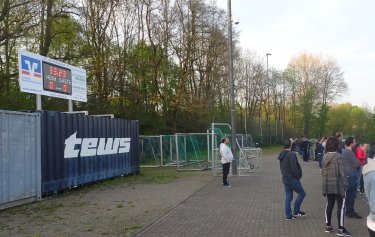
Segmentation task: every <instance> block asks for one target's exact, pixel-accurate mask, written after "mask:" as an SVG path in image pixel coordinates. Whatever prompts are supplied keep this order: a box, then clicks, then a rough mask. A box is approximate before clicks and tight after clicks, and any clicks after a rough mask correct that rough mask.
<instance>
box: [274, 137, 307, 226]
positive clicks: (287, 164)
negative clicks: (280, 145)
mask: <svg viewBox="0 0 375 237" xmlns="http://www.w3.org/2000/svg"><path fill="white" fill-rule="evenodd" d="M278 159H279V161H280V170H281V174H282V179H283V184H284V188H285V215H286V219H287V220H292V219H295V218H297V217H299V216H305V215H306V212H303V211H301V204H302V202H303V199H304V198H305V196H306V193H305V190H304V189H303V187H302V184H301V181H300V179H301V178H302V169H301V166H300V164H299V163H298V160H297V156H296V154H294V153H293V152H292V151H291V141H290V140H289V139H287V140H285V141H284V150H283V151H281V152H280V154H279V156H278ZM293 191H294V192H296V193H298V196H297V199H296V200H295V202H294V209H293V212H292V208H291V202H292V200H293Z"/></svg>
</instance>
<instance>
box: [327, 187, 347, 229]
mask: <svg viewBox="0 0 375 237" xmlns="http://www.w3.org/2000/svg"><path fill="white" fill-rule="evenodd" d="M326 197H327V204H326V211H325V215H326V225H327V226H332V225H331V218H332V211H333V207H334V206H335V201H337V222H338V226H339V228H342V227H344V214H345V213H344V207H345V198H343V197H342V196H341V195H340V194H327V195H326Z"/></svg>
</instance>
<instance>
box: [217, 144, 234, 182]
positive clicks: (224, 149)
mask: <svg viewBox="0 0 375 237" xmlns="http://www.w3.org/2000/svg"><path fill="white" fill-rule="evenodd" d="M228 144H229V139H228V138H227V137H224V138H223V139H221V144H220V155H221V165H222V166H223V186H224V187H230V183H229V182H228V180H227V178H228V174H229V168H230V163H231V162H232V160H233V154H232V151H231V150H230V148H229V147H228Z"/></svg>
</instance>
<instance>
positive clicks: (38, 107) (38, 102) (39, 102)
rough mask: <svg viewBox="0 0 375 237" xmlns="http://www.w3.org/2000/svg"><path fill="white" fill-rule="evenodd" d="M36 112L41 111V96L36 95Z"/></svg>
mask: <svg viewBox="0 0 375 237" xmlns="http://www.w3.org/2000/svg"><path fill="white" fill-rule="evenodd" d="M36 110H42V95H39V94H37V95H36Z"/></svg>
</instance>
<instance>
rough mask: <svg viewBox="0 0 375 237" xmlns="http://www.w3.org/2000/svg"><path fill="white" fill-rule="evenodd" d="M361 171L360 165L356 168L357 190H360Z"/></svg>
mask: <svg viewBox="0 0 375 237" xmlns="http://www.w3.org/2000/svg"><path fill="white" fill-rule="evenodd" d="M362 170H363V166H362V165H361V166H360V167H359V168H358V177H357V189H360V187H359V186H360V185H359V184H360V181H361V175H362Z"/></svg>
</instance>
